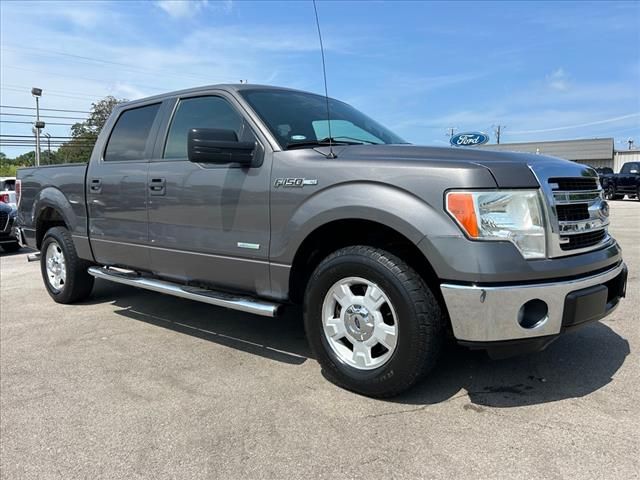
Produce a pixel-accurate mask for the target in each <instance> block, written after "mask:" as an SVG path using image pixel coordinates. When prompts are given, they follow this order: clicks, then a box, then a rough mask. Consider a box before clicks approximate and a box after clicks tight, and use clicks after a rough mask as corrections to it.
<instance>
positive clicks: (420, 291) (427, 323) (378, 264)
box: [304, 246, 445, 398]
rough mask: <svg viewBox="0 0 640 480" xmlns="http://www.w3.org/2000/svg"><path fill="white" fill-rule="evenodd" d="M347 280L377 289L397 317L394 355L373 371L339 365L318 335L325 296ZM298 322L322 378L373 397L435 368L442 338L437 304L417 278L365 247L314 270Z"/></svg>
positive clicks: (405, 267) (405, 385)
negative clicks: (356, 279)
mask: <svg viewBox="0 0 640 480" xmlns="http://www.w3.org/2000/svg"><path fill="white" fill-rule="evenodd" d="M347 277H361V278H363V279H366V280H368V281H371V282H373V283H375V284H376V285H377V286H379V287H380V288H381V289H382V290H383V291H384V292H385V294H386V295H387V297H388V298H389V299H390V301H391V302H392V304H393V308H394V310H395V312H396V315H397V323H398V336H397V345H396V347H395V351H394V352H393V354H392V356H391V357H390V358H389V359H388V360H387V361H386V363H384V364H382V365H381V366H380V367H378V368H375V369H373V370H361V369H357V368H355V367H353V366H350V365H348V364H346V363H345V362H343V361H342V360H341V359H340V358H339V357H338V355H337V354H336V353H335V352H334V350H333V349H332V348H331V346H330V345H329V343H328V340H327V338H326V336H325V334H324V328H323V325H322V323H323V320H322V305H323V301H324V299H325V295H326V294H327V292H328V291H329V289H330V288H331V287H332V286H333V285H334V284H335V283H336V282H338V281H340V280H341V279H344V278H347ZM304 319H305V329H306V333H307V338H308V341H309V344H310V346H311V349H312V351H313V353H314V355H315V357H316V359H317V360H318V362H319V363H320V366H321V367H322V369H323V373H324V375H325V376H326V377H327V378H328V379H329V380H330V381H332V382H333V383H335V384H336V385H338V386H341V387H343V388H346V389H348V390H352V391H354V392H357V393H360V394H363V395H367V396H371V397H377V398H384V397H391V396H395V395H398V394H399V393H401V392H403V391H405V390H407V389H409V388H410V387H412V386H413V385H415V384H416V383H417V382H418V381H420V380H421V379H423V378H424V377H425V376H426V374H427V373H428V372H429V371H430V370H431V369H432V368H433V366H434V365H435V363H436V361H437V359H438V357H439V354H440V351H441V347H442V344H443V340H444V337H445V334H444V332H445V329H444V326H445V319H444V315H443V313H442V311H441V309H440V305H439V304H438V301H437V300H436V298H435V296H434V295H433V293H432V292H431V290H430V289H429V287H428V286H427V284H426V283H425V282H424V280H423V279H422V278H421V277H420V275H418V273H416V272H415V271H414V270H413V269H412V268H411V267H409V266H408V265H407V264H406V263H405V262H404V261H403V260H402V259H400V258H398V257H397V256H395V255H393V254H391V253H389V252H386V251H384V250H381V249H377V248H373V247H368V246H352V247H346V248H343V249H340V250H338V251H336V252H334V253H332V254H331V255H329V256H328V257H327V258H325V259H324V260H323V261H322V262H321V263H320V265H318V267H317V268H316V270H315V271H314V272H313V274H312V275H311V278H310V279H309V283H308V285H307V289H306V292H305V298H304Z"/></svg>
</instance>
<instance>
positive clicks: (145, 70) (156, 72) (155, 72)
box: [2, 45, 211, 82]
mask: <svg viewBox="0 0 640 480" xmlns="http://www.w3.org/2000/svg"><path fill="white" fill-rule="evenodd" d="M2 48H3V49H8V50H14V49H22V50H29V51H33V52H37V53H38V54H40V55H42V56H46V55H44V54H51V55H60V56H64V57H69V58H75V59H78V60H88V61H90V62H95V63H102V64H106V65H117V66H120V67H125V68H126V69H129V70H131V71H134V72H139V73H146V74H150V75H154V76H156V75H163V76H172V77H175V78H183V79H189V80H197V81H203V82H210V81H211V78H205V77H200V76H197V75H190V74H186V75H185V74H175V73H172V72H167V71H166V70H164V71H163V70H157V69H150V68H141V67H139V66H137V65H132V64H130V63H123V62H114V61H110V60H105V59H102V58H96V57H88V56H84V55H75V54H73V53H65V52H57V51H54V50H46V49H42V48H29V47H18V46H14V45H4V46H3V47H2Z"/></svg>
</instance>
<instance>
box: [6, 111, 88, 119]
mask: <svg viewBox="0 0 640 480" xmlns="http://www.w3.org/2000/svg"><path fill="white" fill-rule="evenodd" d="M40 110H42V109H40ZM0 115H8V116H10V117H31V118H35V115H32V114H29V113H4V112H0ZM40 118H64V119H67V120H86V119H87V117H63V116H60V115H40Z"/></svg>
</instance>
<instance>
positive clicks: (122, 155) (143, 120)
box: [104, 103, 160, 162]
mask: <svg viewBox="0 0 640 480" xmlns="http://www.w3.org/2000/svg"><path fill="white" fill-rule="evenodd" d="M159 108H160V104H159V103H155V104H153V105H147V106H144V107H139V108H132V109H131V110H125V111H124V112H122V114H121V115H120V117H119V118H118V121H117V122H116V124H115V126H114V127H113V130H112V132H111V136H110V137H109V142H108V143H107V148H106V150H105V153H104V160H105V162H117V161H136V160H142V159H143V157H144V151H145V148H146V145H147V140H148V139H149V132H150V131H151V126H152V125H153V121H154V120H155V118H156V115H157V113H158V109H159Z"/></svg>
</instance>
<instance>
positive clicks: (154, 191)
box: [149, 178, 166, 195]
mask: <svg viewBox="0 0 640 480" xmlns="http://www.w3.org/2000/svg"><path fill="white" fill-rule="evenodd" d="M165 185H166V181H165V179H164V178H152V179H151V182H149V190H151V195H164V194H165V190H166V189H165Z"/></svg>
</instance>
